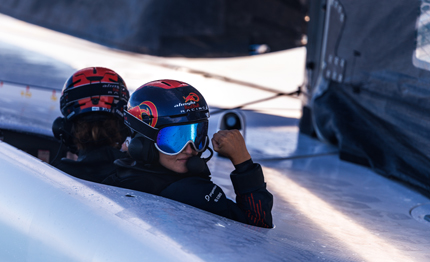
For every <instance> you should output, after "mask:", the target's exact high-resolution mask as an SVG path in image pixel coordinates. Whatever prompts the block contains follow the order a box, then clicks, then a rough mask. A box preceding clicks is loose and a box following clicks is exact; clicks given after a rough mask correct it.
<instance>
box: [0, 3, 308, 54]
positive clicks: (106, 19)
mask: <svg viewBox="0 0 430 262" xmlns="http://www.w3.org/2000/svg"><path fill="white" fill-rule="evenodd" d="M307 1H308V0H265V1H261V0H235V1H228V0H207V1H201V0H186V1H177V0H125V1H118V0H83V1H57V0H3V1H2V3H1V5H0V12H1V13H4V14H6V15H10V16H13V17H15V18H18V19H20V20H24V21H27V22H30V23H34V24H37V25H41V26H44V27H47V28H50V29H53V30H57V31H60V32H63V33H67V34H70V35H73V36H77V37H81V38H84V39H87V40H90V41H93V42H96V43H100V44H103V45H106V46H109V47H114V48H118V49H123V50H128V51H133V52H139V53H145V54H149V55H157V56H185V57H231V56H244V55H249V54H250V51H252V45H262V44H265V45H267V46H268V47H269V48H270V50H271V51H279V50H285V49H288V48H293V47H297V46H302V45H303V43H302V37H303V35H304V34H306V22H305V20H304V17H305V15H306V14H307Z"/></svg>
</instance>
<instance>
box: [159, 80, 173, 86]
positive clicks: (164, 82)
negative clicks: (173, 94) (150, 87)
mask: <svg viewBox="0 0 430 262" xmlns="http://www.w3.org/2000/svg"><path fill="white" fill-rule="evenodd" d="M161 83H163V84H165V85H168V86H171V85H170V84H169V83H167V82H164V81H163V82H161Z"/></svg>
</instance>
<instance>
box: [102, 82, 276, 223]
mask: <svg viewBox="0 0 430 262" xmlns="http://www.w3.org/2000/svg"><path fill="white" fill-rule="evenodd" d="M208 118H209V108H208V105H207V103H206V101H205V99H204V97H203V96H202V95H201V94H200V92H199V91H198V90H197V89H196V88H194V87H192V86H191V85H189V84H187V83H184V82H181V81H176V80H158V81H152V82H149V83H147V84H144V85H142V86H141V87H139V88H138V89H137V90H136V91H135V92H134V93H133V94H132V95H131V97H130V100H129V103H128V109H127V111H126V112H125V114H124V122H125V124H126V125H127V126H129V127H130V128H131V130H132V133H133V134H132V139H131V141H130V144H129V147H128V153H129V155H130V156H131V158H126V159H119V160H116V161H115V164H116V165H118V167H119V169H118V171H117V173H116V174H114V175H111V176H109V177H108V178H107V179H106V180H104V181H103V183H105V184H109V185H114V186H118V187H124V188H129V189H133V190H138V191H142V192H146V193H151V194H155V195H159V196H163V197H166V198H169V199H173V200H176V201H179V202H182V203H185V204H189V205H191V206H194V207H197V208H200V209H203V210H206V211H209V212H212V213H214V214H217V215H220V216H224V217H227V218H230V219H234V220H236V221H239V222H242V223H246V224H250V225H255V226H260V227H266V228H271V227H273V224H272V215H271V209H272V205H273V196H272V195H271V194H270V192H269V191H268V190H267V189H266V184H265V182H264V176H263V172H262V168H261V166H260V165H259V164H256V163H253V161H252V159H251V156H250V154H249V153H248V150H247V149H246V145H245V141H244V139H243V137H242V135H241V133H240V132H239V131H238V130H222V131H219V132H218V133H216V134H214V136H213V138H212V145H213V148H214V150H215V151H217V152H218V153H221V154H222V155H224V156H226V157H228V158H229V159H230V160H231V162H232V163H233V164H234V166H235V170H234V171H233V172H232V173H231V175H230V178H231V181H232V183H233V186H234V190H235V193H236V202H233V201H232V200H230V199H228V198H227V197H226V195H225V193H224V192H223V190H222V189H221V188H220V187H219V186H217V185H215V184H214V183H213V182H212V181H211V177H210V171H209V168H208V166H207V164H206V162H207V161H208V160H209V159H210V157H211V156H212V153H213V152H212V150H211V149H210V148H209V143H210V141H209V138H208ZM205 150H209V151H210V157H208V158H206V159H205V158H202V153H203V152H204V151H205Z"/></svg>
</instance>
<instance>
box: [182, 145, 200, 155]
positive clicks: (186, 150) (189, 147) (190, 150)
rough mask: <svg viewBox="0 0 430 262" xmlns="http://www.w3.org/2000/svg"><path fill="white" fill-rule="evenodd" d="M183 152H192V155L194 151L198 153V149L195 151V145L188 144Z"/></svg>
mask: <svg viewBox="0 0 430 262" xmlns="http://www.w3.org/2000/svg"><path fill="white" fill-rule="evenodd" d="M182 152H183V153H186V154H190V155H194V153H197V151H195V150H194V149H193V147H192V146H191V144H188V145H187V146H186V147H185V148H184V150H183V151H182Z"/></svg>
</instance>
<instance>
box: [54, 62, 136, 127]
mask: <svg viewBox="0 0 430 262" xmlns="http://www.w3.org/2000/svg"><path fill="white" fill-rule="evenodd" d="M129 97H130V95H129V93H128V90H127V86H126V85H125V83H124V81H123V80H122V78H121V77H120V76H119V75H118V74H117V73H116V72H115V71H113V70H111V69H108V68H104V67H88V68H84V69H81V70H79V71H77V72H76V73H74V74H73V75H72V76H71V77H70V78H69V79H68V80H67V81H66V83H65V84H64V87H63V92H62V95H61V98H60V109H61V113H62V114H63V115H64V117H65V118H66V119H67V120H72V119H73V118H75V117H77V116H79V115H81V114H85V113H88V112H107V113H112V114H115V115H116V116H118V117H120V118H122V117H123V112H124V110H125V106H126V104H127V101H128V99H129Z"/></svg>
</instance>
